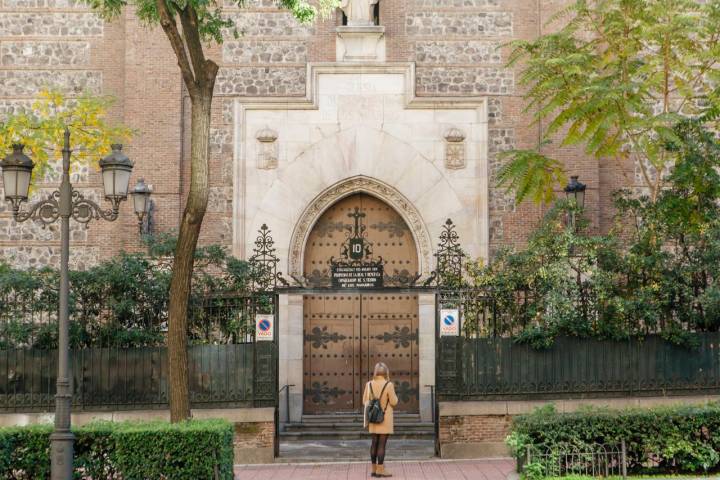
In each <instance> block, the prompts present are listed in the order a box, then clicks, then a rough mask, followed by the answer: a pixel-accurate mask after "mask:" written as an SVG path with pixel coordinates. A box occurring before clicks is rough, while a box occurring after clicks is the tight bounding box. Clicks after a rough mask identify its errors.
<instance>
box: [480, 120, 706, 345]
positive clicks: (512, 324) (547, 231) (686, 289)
mask: <svg viewBox="0 0 720 480" xmlns="http://www.w3.org/2000/svg"><path fill="white" fill-rule="evenodd" d="M663 148H664V149H665V150H666V151H669V152H672V154H673V155H674V157H675V158H676V159H677V163H676V165H675V167H674V168H673V169H672V171H671V172H669V174H668V176H667V179H666V185H665V188H664V189H663V190H662V191H661V192H660V193H659V194H658V196H657V198H656V199H654V200H653V199H651V198H650V197H649V196H637V195H635V194H633V193H632V192H618V193H617V194H616V196H615V201H614V205H615V209H616V211H617V217H616V226H615V227H614V228H613V230H612V231H611V232H610V234H608V235H602V236H592V235H589V234H588V232H587V231H586V229H587V226H588V222H587V221H586V220H584V219H582V211H580V210H578V209H577V206H575V205H572V204H569V203H567V202H566V201H564V200H561V201H558V202H556V204H555V205H554V206H553V208H551V209H550V211H549V212H548V213H547V215H546V216H545V218H544V219H543V221H542V223H541V224H540V226H539V227H538V228H537V229H536V230H535V231H534V232H533V233H532V234H531V235H530V238H529V239H528V242H527V246H526V247H525V248H524V249H523V250H520V251H516V252H513V251H501V252H499V253H498V254H497V255H496V256H495V258H494V259H493V261H492V263H490V264H489V265H487V266H483V265H471V266H470V267H469V270H468V273H469V276H470V277H471V278H472V280H473V283H474V285H475V286H476V287H480V288H486V289H488V290H489V291H491V292H492V295H493V297H494V298H495V301H496V303H497V314H498V325H499V326H498V328H499V329H500V331H499V332H498V333H499V334H506V335H513V336H514V337H515V338H516V340H517V341H518V342H523V343H528V344H531V345H532V346H534V347H537V348H546V347H548V346H551V345H552V343H553V341H554V338H555V337H556V336H558V335H570V336H574V337H595V338H614V339H621V338H627V337H631V336H644V335H647V334H650V333H659V334H661V335H662V336H663V337H664V338H665V339H666V340H669V341H671V342H673V343H675V344H680V345H685V346H690V345H691V344H692V342H693V340H692V335H691V334H690V332H693V331H718V330H720V313H718V312H720V308H719V306H720V288H719V287H718V284H717V279H718V278H720V173H719V172H720V142H719V141H718V140H717V139H716V137H715V134H714V132H712V131H709V130H707V129H705V128H704V125H703V122H701V121H697V120H687V121H683V122H681V123H679V124H678V125H676V126H675V127H674V128H673V129H672V132H669V133H668V135H667V140H666V141H665V143H664V146H663ZM508 155H509V156H511V158H513V160H512V161H511V162H510V163H509V164H508V165H507V166H506V167H505V170H503V171H501V178H506V179H507V181H508V182H514V183H510V185H511V186H512V187H513V188H515V189H516V191H518V192H519V194H521V195H529V193H528V192H543V191H544V190H542V187H543V186H544V185H545V182H537V178H538V177H542V176H543V175H550V173H548V171H549V170H550V168H549V167H547V166H546V165H547V163H550V164H551V165H552V160H549V159H546V158H545V157H543V156H541V155H537V154H535V153H534V152H532V151H520V152H519V153H518V152H509V153H508ZM512 155H515V157H512ZM556 168H559V167H556ZM552 181H553V183H554V182H557V181H558V180H556V179H554V180H552ZM536 182H537V183H536ZM573 215H575V216H576V218H579V219H580V221H579V222H578V225H579V230H578V231H577V232H575V231H574V230H573V229H572V228H569V227H568V226H567V225H568V219H569V218H570V217H571V216H573ZM479 333H481V334H484V333H485V332H479Z"/></svg>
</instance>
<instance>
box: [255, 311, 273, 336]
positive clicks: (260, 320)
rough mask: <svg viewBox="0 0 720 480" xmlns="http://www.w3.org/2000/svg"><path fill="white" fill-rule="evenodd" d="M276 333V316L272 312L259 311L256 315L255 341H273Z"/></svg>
mask: <svg viewBox="0 0 720 480" xmlns="http://www.w3.org/2000/svg"><path fill="white" fill-rule="evenodd" d="M274 335H275V316H274V315H272V314H266V313H258V314H257V315H255V341H256V342H262V341H270V342H272V340H273V336H274Z"/></svg>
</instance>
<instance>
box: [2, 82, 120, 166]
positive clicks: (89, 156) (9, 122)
mask: <svg viewBox="0 0 720 480" xmlns="http://www.w3.org/2000/svg"><path fill="white" fill-rule="evenodd" d="M112 103H113V101H112V99H111V98H108V97H93V96H91V95H82V96H80V97H78V98H67V97H66V96H65V95H64V94H63V93H62V92H60V91H56V90H44V91H42V92H40V93H39V95H38V98H37V100H36V101H35V102H33V104H32V107H31V108H30V109H28V110H24V111H20V112H19V113H17V114H14V115H11V116H9V117H8V118H6V119H5V120H4V121H1V122H0V152H8V151H9V150H10V148H11V145H12V144H13V143H23V144H25V145H26V149H25V150H26V152H27V154H28V155H29V156H30V157H31V158H32V159H33V161H34V162H35V164H36V168H35V171H34V172H33V174H34V176H36V177H37V176H41V175H43V174H44V173H45V171H46V170H47V169H48V164H49V163H51V162H53V161H56V160H58V159H60V158H61V157H62V148H63V140H64V139H63V136H64V131H65V128H66V127H67V128H69V129H70V135H71V140H70V142H71V147H72V149H73V152H72V156H71V163H72V164H75V165H78V164H81V165H85V164H87V163H89V162H90V161H98V160H99V159H100V158H102V157H103V156H104V155H107V154H108V153H109V152H110V145H111V144H113V143H126V142H127V141H129V140H130V138H131V135H132V131H131V130H130V129H129V128H127V127H125V126H122V125H119V126H118V125H111V124H110V122H109V121H108V115H109V111H110V108H111V107H112ZM0 155H2V156H4V155H5V153H0Z"/></svg>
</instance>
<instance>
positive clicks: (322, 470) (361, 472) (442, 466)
mask: <svg viewBox="0 0 720 480" xmlns="http://www.w3.org/2000/svg"><path fill="white" fill-rule="evenodd" d="M386 468H387V469H388V470H389V471H390V472H392V474H393V477H392V478H393V479H397V480H505V479H507V478H517V476H516V474H515V461H514V460H512V459H510V458H507V459H505V458H503V459H488V460H461V461H443V460H427V461H405V462H388V463H387V466H386ZM235 478H236V480H356V479H357V480H362V479H366V478H370V465H369V464H368V463H316V464H307V463H306V464H285V465H240V466H236V467H235Z"/></svg>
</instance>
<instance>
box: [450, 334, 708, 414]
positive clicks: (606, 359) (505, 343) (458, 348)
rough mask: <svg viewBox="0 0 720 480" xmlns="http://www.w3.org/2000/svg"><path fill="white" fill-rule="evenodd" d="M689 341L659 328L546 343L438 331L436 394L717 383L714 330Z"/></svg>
mask: <svg viewBox="0 0 720 480" xmlns="http://www.w3.org/2000/svg"><path fill="white" fill-rule="evenodd" d="M693 337H694V340H695V346H694V347H684V346H678V345H673V344H671V343H669V342H667V341H666V340H664V339H663V338H661V337H659V336H654V335H653V336H648V337H645V338H643V339H637V338H636V339H630V340H624V341H613V340H595V339H580V338H574V337H561V338H557V339H556V340H555V343H554V345H553V346H552V347H551V348H549V349H544V350H538V349H536V348H533V347H531V346H530V345H520V344H517V343H515V342H514V340H513V339H512V338H476V337H466V336H459V337H440V338H439V339H438V358H439V362H438V372H437V381H438V386H437V391H438V397H439V399H440V400H461V399H490V398H530V397H532V398H543V396H546V397H547V398H551V397H552V398H558V397H562V396H578V395H593V396H605V397H608V396H620V395H672V394H684V393H715V392H719V391H720V354H719V353H720V352H719V350H718V349H719V347H718V345H720V343H719V342H720V333H717V332H713V333H696V334H693Z"/></svg>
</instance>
